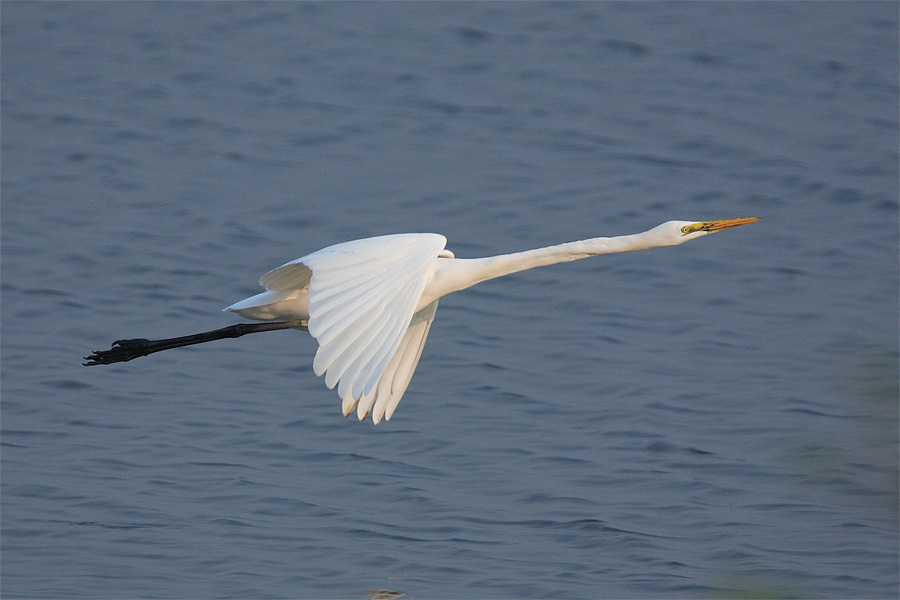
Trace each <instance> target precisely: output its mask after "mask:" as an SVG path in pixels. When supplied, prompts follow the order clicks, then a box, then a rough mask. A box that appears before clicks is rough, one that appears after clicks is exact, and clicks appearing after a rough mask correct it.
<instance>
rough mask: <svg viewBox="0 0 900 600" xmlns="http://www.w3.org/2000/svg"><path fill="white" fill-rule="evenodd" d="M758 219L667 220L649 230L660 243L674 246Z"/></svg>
mask: <svg viewBox="0 0 900 600" xmlns="http://www.w3.org/2000/svg"><path fill="white" fill-rule="evenodd" d="M756 221H759V219H758V218H757V217H746V218H743V219H722V220H719V221H697V222H692V221H667V222H665V223H663V224H662V225H658V226H656V227H654V228H653V229H651V230H650V231H651V232H653V233H654V234H655V237H656V236H658V238H659V241H660V242H661V243H660V245H668V246H675V245H678V244H683V243H684V242H687V241H688V240H693V239H696V238H698V237H702V236H704V235H707V234H710V233H715V232H716V231H722V230H723V229H730V228H732V227H738V226H740V225H747V224H749V223H754V222H756Z"/></svg>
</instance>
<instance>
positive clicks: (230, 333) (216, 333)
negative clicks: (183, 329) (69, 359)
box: [82, 321, 308, 367]
mask: <svg viewBox="0 0 900 600" xmlns="http://www.w3.org/2000/svg"><path fill="white" fill-rule="evenodd" d="M278 329H300V330H302V331H308V327H307V322H306V321H272V322H267V323H238V324H236V325H230V326H228V327H223V328H221V329H214V330H213V331H204V332H203V333H195V334H194V335H185V336H182V337H175V338H166V339H163V340H147V339H144V338H137V339H133V340H116V341H115V342H113V343H112V347H111V348H110V349H109V350H96V351H95V352H94V353H93V354H91V355H90V356H85V357H84V360H85V361H87V362H84V363H82V364H84V365H85V366H88V367H90V366H93V365H109V364H112V363H117V362H125V361H129V360H132V359H134V358H138V357H139V356H147V355H148V354H153V353H154V352H161V351H162V350H169V349H171V348H181V347H182V346H192V345H194V344H202V343H204V342H211V341H213V340H223V339H226V338H236V337H241V336H242V335H247V334H248V333H259V332H261V331H276V330H278Z"/></svg>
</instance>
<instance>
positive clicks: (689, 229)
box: [681, 217, 759, 235]
mask: <svg viewBox="0 0 900 600" xmlns="http://www.w3.org/2000/svg"><path fill="white" fill-rule="evenodd" d="M756 221H759V218H757V217H746V218H743V219H722V220H720V221H703V222H701V223H693V224H691V225H685V226H684V227H682V228H681V233H683V234H684V235H687V234H689V233H694V232H697V231H708V232H710V233H712V232H714V231H722V230H723V229H729V228H731V227H738V226H740V225H748V224H750V223H755V222H756Z"/></svg>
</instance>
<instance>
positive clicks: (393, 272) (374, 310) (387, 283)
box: [260, 233, 446, 419]
mask: <svg viewBox="0 0 900 600" xmlns="http://www.w3.org/2000/svg"><path fill="white" fill-rule="evenodd" d="M445 244H446V238H444V236H442V235H438V234H428V233H419V234H399V235H388V236H381V237H377V238H368V239H365V240H357V241H354V242H347V243H345V244H338V245H336V246H331V247H329V248H325V249H324V250H320V251H318V252H314V253H312V254H309V255H307V256H304V257H303V258H300V259H297V260H296V261H292V262H291V263H288V264H286V265H283V266H281V267H279V268H277V269H275V270H273V271H270V272H269V273H267V274H266V275H263V277H262V278H261V279H260V283H261V284H262V285H263V286H265V287H266V288H267V289H270V290H274V289H282V287H285V289H287V288H289V287H291V285H292V284H293V283H296V282H298V281H301V282H302V281H303V279H304V277H307V272H309V273H310V275H309V276H308V281H309V332H310V334H312V336H313V337H314V338H316V341H317V342H318V343H319V349H318V351H317V352H316V357H315V359H314V361H313V369H314V371H315V373H316V374H317V375H322V374H325V382H326V385H328V387H330V388H331V387H334V386H335V385H338V394H339V395H340V396H341V399H342V410H343V411H344V413H345V414H348V413H349V412H350V411H351V410H353V407H354V406H355V405H356V406H357V410H358V411H360V410H362V409H363V407H364V406H365V407H366V408H365V410H364V411H363V415H364V416H365V415H366V414H368V412H369V411H370V409H371V406H372V403H374V402H377V401H378V400H379V399H380V398H381V397H382V396H381V391H380V388H381V385H380V379H381V378H382V376H383V373H384V372H385V371H386V370H388V368H389V367H391V366H392V364H393V362H394V361H397V362H398V365H399V363H400V362H401V359H402V357H403V356H405V355H406V351H407V350H406V349H407V347H408V346H409V345H410V343H411V342H412V341H414V342H415V343H414V344H413V345H414V346H415V347H416V349H417V350H416V351H417V352H420V351H421V350H420V347H421V344H422V343H424V336H425V335H427V326H426V327H425V328H424V331H422V328H421V327H420V326H419V325H418V321H417V325H416V326H415V327H410V322H411V321H412V320H413V313H414V311H415V308H416V305H417V304H418V303H419V300H420V299H421V297H422V291H423V290H424V289H425V283H426V275H427V273H428V268H429V267H430V266H431V264H432V263H433V261H434V260H435V259H436V258H437V256H438V255H439V254H440V252H441V251H442V250H443V249H444V246H445ZM435 306H436V303H435ZM426 311H427V309H423V310H422V311H420V313H423V312H426ZM433 318H434V311H433V310H432V311H431V319H433ZM428 324H430V321H428ZM401 347H402V348H403V351H400V350H398V349H399V348H401ZM415 362H416V361H412V369H414V368H415ZM403 364H404V365H408V364H409V361H408V360H407V361H404V362H403ZM406 368H407V369H409V367H408V366H407V367H406ZM398 374H399V371H397V369H396V367H395V370H394V375H393V377H392V378H391V380H392V381H393V380H395V379H397V377H398ZM411 374H412V372H411V370H409V371H408V372H407V371H404V372H403V377H404V378H405V384H404V385H403V386H402V389H401V386H394V385H393V384H392V388H391V389H392V390H393V389H394V388H396V390H397V391H399V392H400V395H402V393H403V391H404V390H405V389H406V387H405V385H406V384H408V382H409V377H410V376H411ZM394 397H395V393H394V391H391V393H390V396H386V397H385V400H384V403H385V406H387V403H388V401H389V400H390V399H391V398H394ZM363 400H365V404H363V403H362V402H363ZM397 401H399V398H397ZM379 419H380V417H379Z"/></svg>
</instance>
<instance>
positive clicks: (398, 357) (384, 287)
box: [85, 218, 759, 425]
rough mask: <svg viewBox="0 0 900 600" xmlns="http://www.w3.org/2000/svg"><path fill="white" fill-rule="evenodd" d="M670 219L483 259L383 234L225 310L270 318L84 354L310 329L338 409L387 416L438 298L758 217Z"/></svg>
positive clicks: (316, 259)
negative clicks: (540, 269) (632, 230)
mask: <svg viewBox="0 0 900 600" xmlns="http://www.w3.org/2000/svg"><path fill="white" fill-rule="evenodd" d="M758 220H759V219H757V218H743V219H725V220H719V221H700V222H693V221H668V222H666V223H663V224H662V225H658V226H657V227H654V228H653V229H650V230H649V231H645V232H643V233H638V234H634V235H624V236H618V237H598V238H592V239H588V240H582V241H578V242H569V243H567V244H560V245H558V246H549V247H546V248H538V249H536V250H527V251H524V252H516V253H514V254H502V255H499V256H491V257H487V258H475V259H462V258H455V257H454V255H453V253H452V252H450V251H449V250H447V249H446V248H445V245H446V243H447V240H446V238H445V237H444V236H442V235H439V234H435V233H407V234H396V235H385V236H380V237H373V238H367V239H362V240H356V241H352V242H345V243H342V244H336V245H334V246H329V247H327V248H324V249H322V250H319V251H317V252H313V253H312V254H308V255H306V256H304V257H302V258H298V259H297V260H294V261H291V262H289V263H287V264H284V265H282V266H280V267H278V268H277V269H274V270H272V271H269V272H268V273H266V274H265V275H263V276H262V277H261V278H260V280H259V283H260V285H262V286H263V287H264V288H265V289H266V291H265V292H262V293H261V294H257V295H255V296H252V297H250V298H247V299H245V300H242V301H240V302H237V303H235V304H232V305H231V306H229V307H228V308H226V309H225V310H226V311H231V312H234V313H237V314H238V315H240V316H242V317H244V318H247V319H252V320H257V321H271V323H267V324H256V325H253V324H239V325H235V326H232V327H226V328H223V329H221V330H216V331H213V332H204V333H201V334H196V335H194V336H185V337H183V338H171V339H167V340H156V341H150V340H143V339H138V340H119V341H117V342H115V343H114V344H113V348H111V349H110V350H105V351H101V352H96V353H94V354H93V355H91V356H89V357H86V358H87V360H88V361H89V362H87V363H85V364H87V365H95V364H109V363H112V362H121V361H125V360H131V359H132V358H136V357H138V356H144V355H146V354H149V353H151V352H158V351H160V350H165V349H168V348H174V347H179V346H185V345H189V344H196V343H201V342H205V341H210V340H212V339H221V338H223V337H237V336H239V335H244V334H245V333H252V332H255V331H269V330H273V329H287V328H297V329H308V331H309V333H310V334H311V335H312V336H313V337H314V338H315V339H316V341H317V342H318V345H319V349H318V351H317V352H316V356H315V359H314V360H313V371H314V372H315V374H316V375H323V374H324V375H325V385H327V386H328V388H329V389H332V388H334V387H335V386H337V392H338V395H339V396H340V397H341V400H342V409H343V413H344V416H345V417H346V416H348V415H349V414H350V413H351V412H352V411H353V410H354V409H356V413H357V415H358V417H359V420H360V421H362V420H365V419H366V417H367V416H369V415H370V414H371V416H372V421H373V422H374V423H375V424H376V425H377V424H378V423H379V422H380V421H381V419H382V418H384V419H386V420H390V418H391V416H392V415H393V414H394V411H395V410H396V408H397V404H398V403H399V402H400V399H401V398H402V397H403V394H404V392H405V391H406V388H407V386H408V385H409V382H410V379H411V378H412V375H413V372H414V371H415V369H416V366H417V365H418V363H419V357H420V356H421V355H422V348H423V346H424V345H425V338H426V337H427V336H428V330H429V329H430V328H431V323H432V321H434V316H435V312H436V310H437V305H438V300H439V299H440V298H442V297H443V296H446V295H447V294H451V293H453V292H457V291H459V290H464V289H466V288H468V287H471V286H473V285H475V284H476V283H480V282H482V281H486V280H488V279H495V278H497V277H502V276H504V275H509V274H511V273H517V272H519V271H524V270H526V269H533V268H535V267H542V266H546V265H552V264H557V263H563V262H569V261H573V260H579V259H582V258H587V257H589V256H598V255H601V254H615V253H618V252H630V251H633V250H648V249H651V248H662V247H665V246H675V245H678V244H682V243H684V242H687V241H689V240H693V239H696V238H699V237H702V236H704V235H707V234H709V233H713V232H716V231H721V230H723V229H728V228H731V227H737V226H739V225H746V224H748V223H753V222H754V221H758Z"/></svg>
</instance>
